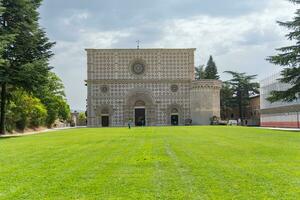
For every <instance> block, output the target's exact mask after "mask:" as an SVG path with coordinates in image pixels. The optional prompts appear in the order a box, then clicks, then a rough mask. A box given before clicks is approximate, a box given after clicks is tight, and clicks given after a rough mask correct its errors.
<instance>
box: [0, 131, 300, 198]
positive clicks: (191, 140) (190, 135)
mask: <svg viewBox="0 0 300 200" xmlns="http://www.w3.org/2000/svg"><path fill="white" fill-rule="evenodd" d="M0 199H14V200H15V199H22V200H23V199H55V200H57V199H105V200H106V199H134V200H135V199H172V200H173V199H184V200H189V199H222V200H223V199H255V200H256V199H300V133H296V132H283V131H272V130H263V129H256V128H238V127H157V128H152V127H151V128H133V129H131V130H128V129H126V128H115V129H72V130H65V131H58V132H51V133H44V134H40V135H32V136H24V137H18V138H9V139H0Z"/></svg>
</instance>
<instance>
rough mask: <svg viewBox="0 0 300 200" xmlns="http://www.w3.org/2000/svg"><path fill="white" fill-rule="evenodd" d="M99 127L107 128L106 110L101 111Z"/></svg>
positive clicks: (107, 113) (107, 112)
mask: <svg viewBox="0 0 300 200" xmlns="http://www.w3.org/2000/svg"><path fill="white" fill-rule="evenodd" d="M101 126H102V127H109V110H108V109H107V108H103V109H102V110H101Z"/></svg>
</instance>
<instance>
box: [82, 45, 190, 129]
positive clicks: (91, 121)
mask: <svg viewBox="0 0 300 200" xmlns="http://www.w3.org/2000/svg"><path fill="white" fill-rule="evenodd" d="M194 50H195V49H147V50H136V49H130V50H123V49H121V50H120V49H116V50H103V49H100V50H87V53H88V80H87V85H88V101H87V103H88V126H91V127H92V126H93V127H98V126H101V109H102V107H103V105H110V106H111V108H112V113H111V116H110V117H111V122H110V123H111V124H110V125H111V126H124V125H126V124H127V122H128V116H127V115H126V113H127V110H128V106H127V105H126V97H127V95H128V94H129V93H130V92H131V91H132V90H135V89H139V90H143V91H146V92H147V93H150V94H151V97H152V98H153V105H152V107H153V109H154V110H153V112H152V111H151V115H153V116H154V117H153V118H154V119H155V122H153V121H151V124H148V125H170V116H168V115H170V113H169V110H170V108H171V107H172V106H173V107H178V109H179V110H180V112H181V113H180V120H179V121H180V125H183V124H184V120H185V119H190V118H191V114H190V86H191V85H190V84H191V80H193V78H194ZM136 60H141V61H142V62H143V63H145V72H144V73H143V74H142V75H136V74H134V73H133V72H132V70H131V65H132V62H134V61H136ZM173 85H177V87H178V91H176V92H172V89H171V87H172V86H173ZM128 115H132V113H129V114H128Z"/></svg>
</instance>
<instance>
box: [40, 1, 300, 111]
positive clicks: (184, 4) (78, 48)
mask: <svg viewBox="0 0 300 200" xmlns="http://www.w3.org/2000/svg"><path fill="white" fill-rule="evenodd" d="M295 10H296V6H295V5H293V4H291V3H289V2H288V1H286V0H163V1H162V0H151V1H148V0H106V1H104V0H88V1H87V0H44V3H43V6H42V7H41V9H40V12H41V25H42V26H43V27H44V28H45V29H46V31H47V33H48V36H49V38H50V39H51V40H52V41H56V42H57V44H56V46H55V48H54V52H55V54H56V55H55V56H54V57H53V59H52V60H51V65H52V66H53V67H55V72H56V73H57V74H58V75H59V76H60V77H61V79H62V80H63V82H64V84H65V87H66V94H67V98H68V101H69V103H70V105H71V108H72V109H81V110H84V109H85V99H86V88H85V86H84V80H85V79H86V54H85V51H84V49H85V48H136V41H137V40H141V48H190V47H193V48H197V51H196V65H200V64H205V63H206V62H207V59H208V56H209V55H213V57H214V59H215V61H216V63H217V66H218V70H219V72H220V74H221V77H222V79H223V80H225V79H228V77H227V76H226V75H224V74H223V73H222V72H223V71H225V70H235V71H239V72H247V73H249V74H258V79H262V78H264V77H266V76H268V75H271V74H273V73H275V72H278V71H279V70H280V68H279V67H277V66H273V65H271V64H269V63H268V62H267V61H266V60H265V58H266V57H267V56H270V55H273V54H274V53H275V50H274V49H275V48H277V47H281V46H283V45H286V44H288V41H286V39H285V38H284V35H285V34H286V33H287V30H286V29H284V28H282V27H279V26H278V25H277V24H276V21H277V20H281V21H285V20H289V19H291V18H292V17H293V14H294V12H295Z"/></svg>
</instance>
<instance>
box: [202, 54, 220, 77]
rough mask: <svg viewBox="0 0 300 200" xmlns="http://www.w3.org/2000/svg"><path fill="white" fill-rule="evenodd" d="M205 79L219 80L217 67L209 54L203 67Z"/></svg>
mask: <svg viewBox="0 0 300 200" xmlns="http://www.w3.org/2000/svg"><path fill="white" fill-rule="evenodd" d="M205 79H213V80H219V79H220V76H219V75H218V69H217V66H216V63H215V62H214V60H213V57H212V56H210V57H209V60H208V62H207V66H206V68H205Z"/></svg>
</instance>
